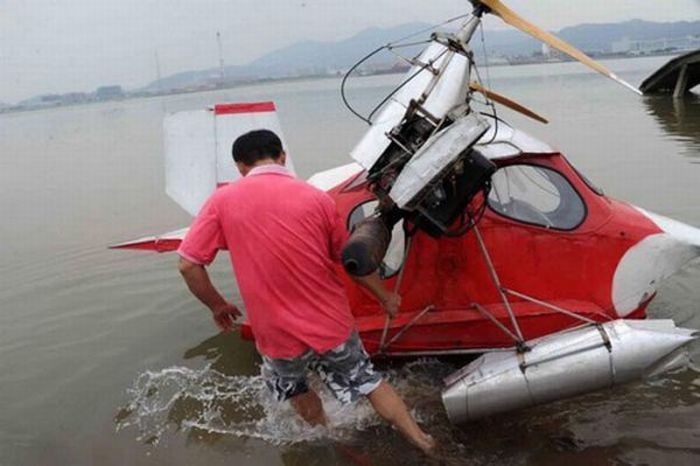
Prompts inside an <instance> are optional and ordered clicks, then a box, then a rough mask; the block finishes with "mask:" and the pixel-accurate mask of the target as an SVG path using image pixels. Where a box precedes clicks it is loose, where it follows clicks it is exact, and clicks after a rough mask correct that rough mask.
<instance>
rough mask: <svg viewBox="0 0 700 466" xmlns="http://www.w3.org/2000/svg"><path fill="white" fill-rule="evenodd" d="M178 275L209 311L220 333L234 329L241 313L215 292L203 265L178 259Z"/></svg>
mask: <svg viewBox="0 0 700 466" xmlns="http://www.w3.org/2000/svg"><path fill="white" fill-rule="evenodd" d="M178 268H179V269H180V273H181V274H182V277H183V278H184V279H185V282H186V283H187V286H188V288H189V289H190V291H191V292H192V294H193V295H195V296H196V297H197V299H199V300H200V301H201V302H202V304H204V305H205V306H206V307H208V308H209V309H211V312H212V314H213V317H214V322H216V326H217V327H219V329H220V330H221V331H222V332H230V331H231V330H233V328H234V327H235V324H234V320H235V319H236V317H238V316H240V315H241V312H240V311H239V310H238V309H237V308H236V306H234V305H233V304H231V303H229V302H227V301H226V300H225V299H224V297H223V296H221V293H219V292H218V291H217V289H216V288H215V287H214V285H213V284H212V283H211V280H210V279H209V274H208V273H207V270H206V269H205V268H204V266H203V265H200V264H195V263H193V262H190V261H188V260H187V259H185V258H180V262H179V264H178Z"/></svg>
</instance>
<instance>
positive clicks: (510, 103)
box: [469, 81, 549, 125]
mask: <svg viewBox="0 0 700 466" xmlns="http://www.w3.org/2000/svg"><path fill="white" fill-rule="evenodd" d="M469 89H471V90H472V91H474V92H479V93H481V94H483V95H485V96H486V97H487V98H489V99H491V100H493V101H494V102H498V103H499V104H501V105H504V106H506V107H508V108H509V109H511V110H515V111H516V112H518V113H522V114H523V115H525V116H526V117H529V118H532V119H533V120H537V121H539V122H540V123H544V124H545V125H546V124H547V123H549V121H548V120H547V119H546V118H545V117H543V116H541V115H539V114H537V113H535V112H534V111H532V110H530V109H529V108H527V107H525V106H524V105H521V104H519V103H518V102H516V101H514V100H512V99H510V98H508V97H506V96H504V95H502V94H499V93H497V92H494V91H492V90H491V89H487V88H485V87H484V86H482V85H481V84H479V83H477V82H474V81H472V82H470V83H469Z"/></svg>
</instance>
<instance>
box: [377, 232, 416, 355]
mask: <svg viewBox="0 0 700 466" xmlns="http://www.w3.org/2000/svg"><path fill="white" fill-rule="evenodd" d="M412 239H413V237H411V236H409V237H408V239H407V240H406V250H405V251H404V253H403V258H402V259H401V268H400V269H399V276H398V277H396V284H394V294H396V293H398V292H399V289H400V288H401V282H403V273H404V271H405V270H406V259H407V258H408V252H409V251H410V250H411V240H412ZM391 320H392V319H391V316H389V314H387V315H386V320H385V321H384V330H383V331H382V338H381V340H379V349H378V350H377V353H375V354H381V353H382V352H383V351H384V348H385V347H386V346H388V345H385V344H384V342H385V341H386V336H387V333H389V324H390V323H391ZM392 341H393V340H392ZM390 343H391V342H390Z"/></svg>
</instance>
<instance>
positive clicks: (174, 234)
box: [110, 227, 189, 252]
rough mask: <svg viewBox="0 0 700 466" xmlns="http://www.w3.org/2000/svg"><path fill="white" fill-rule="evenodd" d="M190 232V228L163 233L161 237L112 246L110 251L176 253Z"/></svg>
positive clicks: (144, 238) (146, 237)
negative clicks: (132, 250)
mask: <svg viewBox="0 0 700 466" xmlns="http://www.w3.org/2000/svg"><path fill="white" fill-rule="evenodd" d="M188 230H189V227H188V228H182V229H180V230H175V231H171V232H168V233H163V234H162V235H159V236H144V237H143V238H139V239H135V240H132V241H126V242H124V243H119V244H115V245H112V246H110V249H139V250H142V251H156V252H171V251H176V250H177V248H179V247H180V243H182V240H183V239H184V238H185V235H186V234H187V231H188Z"/></svg>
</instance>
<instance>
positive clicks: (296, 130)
mask: <svg viewBox="0 0 700 466" xmlns="http://www.w3.org/2000/svg"><path fill="white" fill-rule="evenodd" d="M663 61H664V59H663V58H651V59H636V60H624V61H612V62H608V65H609V66H610V67H611V68H612V69H614V70H615V71H616V72H618V73H619V74H620V75H621V76H623V77H624V78H625V79H627V80H629V81H631V82H633V83H639V82H641V80H642V79H643V78H644V77H645V76H646V75H647V74H648V73H649V72H650V71H652V70H653V69H655V68H656V67H657V66H659V65H660V64H661V63H662V62H663ZM488 74H489V77H490V84H491V87H492V88H493V89H495V90H497V91H499V92H502V93H504V94H507V95H509V96H512V97H514V98H516V99H517V100H519V101H521V102H522V103H524V104H526V105H528V106H530V107H532V108H533V109H534V110H536V111H538V112H539V113H542V114H543V115H545V116H546V117H548V118H549V119H550V121H551V123H550V124H549V125H547V126H543V125H539V124H537V123H535V122H531V121H529V120H526V119H525V118H523V117H520V116H518V115H514V114H513V113H512V112H509V111H507V110H501V111H500V115H501V116H503V117H505V118H506V119H507V120H509V121H510V122H511V123H513V124H515V125H517V126H520V127H522V128H523V129H526V130H527V131H530V132H531V133H533V134H534V135H536V136H538V137H540V138H541V139H544V140H546V141H548V142H550V143H552V144H553V145H555V146H557V147H559V148H560V149H561V150H562V151H563V152H564V153H565V154H567V155H568V156H569V158H570V160H571V161H572V162H573V163H574V164H575V165H576V166H577V167H578V168H580V169H581V171H583V172H584V173H585V174H586V175H587V176H589V177H590V178H591V179H592V180H594V181H595V182H596V183H597V184H598V185H600V186H601V187H603V188H604V189H605V190H606V192H607V193H608V194H610V195H612V196H615V197H620V198H623V199H627V200H630V201H632V202H634V203H635V204H638V205H640V206H643V207H646V208H648V209H650V210H653V211H656V212H659V213H661V214H665V215H668V216H671V217H674V218H677V219H679V220H682V221H685V222H687V223H690V224H693V225H696V226H698V225H700V206H698V199H700V165H699V164H698V163H700V101H698V100H697V99H686V100H683V101H680V102H672V101H670V100H666V99H658V98H639V97H637V96H635V95H633V94H632V93H629V92H628V91H625V90H624V89H623V88H621V87H619V86H616V85H615V84H612V83H609V82H608V81H606V80H604V79H603V78H601V77H599V76H598V75H595V74H592V73H588V72H587V71H585V70H584V69H583V68H582V67H581V66H579V65H576V64H558V65H547V66H535V65H533V66H522V67H502V68H493V69H491V70H490V72H489V73H488ZM482 75H483V71H482ZM392 79H394V78H392V77H387V76H384V77H373V78H363V79H361V80H359V81H356V83H355V86H354V88H353V89H354V90H353V92H352V96H353V98H354V99H355V100H356V101H357V102H358V105H359V106H360V107H363V108H369V106H370V104H371V102H373V101H375V100H377V99H378V98H379V97H381V96H383V95H384V94H385V93H386V92H387V91H388V89H389V85H390V83H391V82H392ZM338 84H339V83H338V81H337V80H316V81H307V82H295V83H283V84H274V85H268V86H252V87H247V88H239V89H233V90H227V91H220V92H216V93H202V94H190V95H184V96H171V97H167V98H158V99H149V100H139V101H127V102H120V103H108V104H104V105H94V106H85V107H75V108H64V109H56V110H48V111H41V112H32V113H24V114H12V115H3V116H0V212H2V222H1V223H0V374H1V378H0V381H1V382H0V465H15V464H187V465H199V464H201V465H204V464H206V465H210V464H259V465H272V464H287V465H294V464H304V465H305V464H324V465H325V464H403V465H408V464H423V463H424V461H425V460H424V458H422V457H421V456H420V455H418V454H417V453H416V451H415V450H413V449H412V448H410V447H408V446H407V444H406V443H405V442H404V441H403V439H402V438H401V437H400V436H399V435H398V434H397V433H395V432H394V431H392V430H391V429H390V428H388V427H387V426H386V425H384V424H383V423H381V422H379V420H378V419H377V418H376V417H375V416H374V415H373V414H372V412H371V409H370V408H369V407H368V406H367V405H360V406H359V407H357V408H356V409H349V408H347V407H343V406H341V405H338V404H337V403H335V402H334V401H333V400H332V399H331V397H330V396H329V395H328V394H327V393H325V392H323V396H324V399H325V400H326V401H327V407H328V410H329V413H330V417H331V422H332V424H333V425H334V429H333V430H332V431H331V432H330V433H328V432H324V431H321V430H311V429H308V428H306V427H304V426H303V425H301V424H300V423H299V422H298V421H297V420H296V418H295V417H294V416H293V415H292V414H291V412H290V410H289V408H288V407H285V406H281V407H280V406H277V405H275V404H273V403H271V402H270V400H269V399H268V398H267V395H266V393H265V391H264V390H263V389H262V385H261V382H260V379H259V377H258V368H257V364H258V363H259V359H258V357H257V355H256V354H255V350H254V348H253V346H252V345H251V344H250V343H248V342H243V341H241V340H240V339H239V338H238V337H237V336H236V335H217V334H216V331H215V328H214V326H213V324H212V323H211V322H210V319H209V317H208V315H207V312H205V311H204V310H203V309H202V307H201V306H200V305H199V304H198V303H197V302H196V301H195V300H194V299H193V298H192V297H191V296H190V295H189V292H188V291H187V290H186V289H185V286H184V284H183V283H182V282H181V280H180V278H179V275H178V273H177V271H176V270H175V258H174V257H173V256H168V255H151V254H147V253H138V252H124V251H121V252H118V251H111V250H107V249H106V246H107V245H109V244H112V243H116V242H119V241H122V240H126V239H130V238H133V237H138V236H141V235H145V234H151V233H160V232H164V231H169V230H172V229H175V228H178V227H181V226H184V225H186V224H187V223H188V222H189V220H190V219H189V218H188V216H187V215H186V214H185V213H184V212H183V211H181V210H180V209H179V208H178V207H177V206H176V205H175V204H174V203H173V202H171V201H170V200H169V199H168V198H167V197H166V195H165V194H164V192H163V168H162V141H161V139H162V134H161V123H162V118H163V115H164V114H165V113H166V112H171V111H177V110H182V109H194V108H200V107H203V106H206V105H209V104H212V103H215V102H221V101H242V100H246V101H254V100H260V99H274V100H275V101H276V102H277V104H278V107H279V109H280V117H281V120H282V124H283V127H284V128H285V133H286V136H287V140H288V143H289V146H290V147H289V149H290V152H291V153H292V155H293V157H295V162H296V166H297V168H298V171H299V172H300V175H302V176H308V175H310V174H311V173H313V172H315V171H318V170H321V169H326V168H330V167H333V166H335V165H338V164H340V163H345V162H346V161H347V156H346V154H347V152H348V151H349V150H350V148H351V147H352V145H353V143H354V142H355V141H356V140H357V139H358V138H359V136H360V135H361V133H362V131H363V125H362V123H360V122H358V121H356V120H353V118H352V117H351V116H350V114H349V113H347V112H346V111H345V110H344V109H343V108H342V107H341V104H340V99H339V95H338ZM212 271H213V277H214V280H215V282H216V283H217V284H219V285H220V287H221V288H222V289H223V290H225V291H226V294H227V296H230V297H231V298H232V299H233V300H234V301H236V302H240V300H239V298H238V296H237V294H236V291H235V287H234V285H233V283H232V280H231V278H230V273H229V266H228V264H227V263H226V260H225V258H224V260H219V261H217V263H216V264H215V265H214V267H213V269H212ZM698 284H700V265H698V264H697V263H696V264H693V265H691V266H690V267H689V268H687V269H685V270H684V271H683V272H681V273H680V274H678V275H677V276H676V277H675V278H674V279H673V280H671V281H670V282H669V283H667V284H666V285H665V286H664V287H663V289H662V290H661V292H660V293H659V296H658V297H657V298H656V300H655V301H654V302H653V304H652V306H651V309H650V314H652V315H653V316H655V317H672V318H674V320H676V322H677V323H678V324H680V325H684V326H687V327H694V328H700V309H699V308H700V304H699V303H700V286H698ZM699 353H700V348H698V347H697V345H696V346H695V347H694V348H693V358H694V361H695V364H698V362H697V361H699V360H700V354H699ZM458 364H459V361H454V360H452V361H438V360H432V359H431V360H420V361H414V362H410V363H408V364H392V365H390V366H385V367H384V369H385V370H386V373H387V375H388V376H389V377H390V379H391V380H392V381H393V382H394V383H395V384H396V385H397V387H398V388H399V391H400V392H401V393H402V395H403V396H404V397H406V399H407V400H408V401H409V403H410V404H411V406H413V409H414V412H415V414H416V415H417V417H418V418H419V419H420V420H421V421H422V422H423V423H424V425H425V426H426V429H427V430H429V431H430V432H432V433H434V435H435V436H436V437H437V438H438V439H439V441H440V442H441V443H442V444H443V445H444V449H445V452H444V454H443V456H444V458H443V460H442V461H444V462H445V463H448V464H461V463H466V464H492V463H498V464H561V463H564V462H567V463H569V464H601V463H603V464H604V463H618V464H619V463H621V464H626V463H630V464H662V463H663V464H666V463H673V464H697V463H698V462H699V461H700V374H699V373H698V372H696V371H694V370H688V371H684V372H680V373H677V374H673V375H672V376H669V377H666V378H663V379H661V380H657V381H650V382H645V383H640V384H636V385H631V386H627V387H621V388H618V389H615V390H612V391H609V392H601V393H597V394H592V395H588V396H584V397H581V398H577V399H574V400H569V401H563V402H559V403H554V404H550V405H547V406H543V407H538V408H534V409H531V410H527V411H524V412H519V413H513V414H509V415H504V416H500V417H498V418H494V419H489V420H485V421H482V422H479V423H475V424H472V425H469V426H467V427H465V428H464V429H457V428H455V427H452V426H450V425H449V423H448V422H447V420H446V418H445V415H444V413H443V411H442V408H441V405H440V401H439V389H440V387H439V382H440V379H441V377H442V376H444V375H445V374H447V373H449V372H450V371H451V370H453V369H454V368H455V367H457V366H458Z"/></svg>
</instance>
